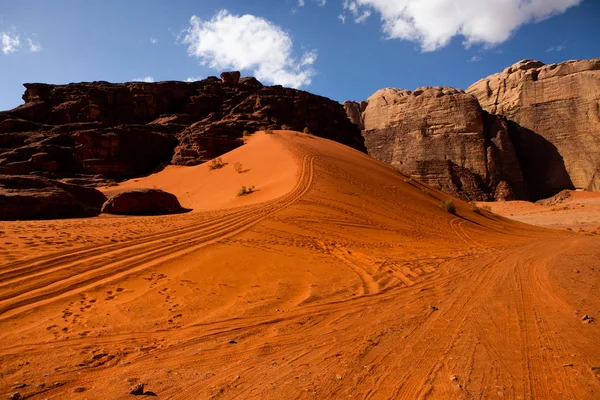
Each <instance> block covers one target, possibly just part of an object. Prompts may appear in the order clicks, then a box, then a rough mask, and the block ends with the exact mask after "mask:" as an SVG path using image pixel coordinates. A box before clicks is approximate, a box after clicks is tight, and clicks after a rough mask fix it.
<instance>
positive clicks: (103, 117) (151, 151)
mask: <svg viewBox="0 0 600 400" xmlns="http://www.w3.org/2000/svg"><path fill="white" fill-rule="evenodd" d="M25 87H26V89H27V90H26V91H25V94H24V95H23V100H24V101H25V104H23V105H21V106H19V107H17V108H15V109H13V110H10V111H6V112H0V173H2V174H11V175H25V174H38V175H43V176H46V177H50V178H61V179H64V178H68V179H70V180H71V181H75V182H76V183H84V184H94V183H101V182H104V180H105V178H111V179H117V180H119V179H126V178H131V177H136V176H140V175H143V174H147V173H150V172H152V171H153V170H155V169H157V168H160V167H162V166H164V165H166V164H169V163H173V164H183V165H194V164H198V163H201V162H204V161H207V160H210V159H212V158H214V157H216V156H219V155H221V154H223V153H225V152H228V151H230V150H232V149H234V148H236V147H238V146H241V145H242V144H243V139H242V137H243V132H244V131H248V132H250V133H252V132H254V131H256V130H260V129H281V128H286V129H294V130H300V131H301V130H302V129H304V128H305V127H307V128H309V129H310V131H311V132H312V133H314V134H315V135H317V136H322V137H326V138H329V139H333V140H336V141H338V142H341V143H344V144H346V145H349V146H352V147H354V148H356V149H359V150H361V151H364V150H365V148H364V143H363V138H362V136H361V134H360V130H359V129H358V128H357V127H356V126H354V125H353V124H352V123H351V122H350V121H349V120H348V119H347V117H346V113H345V111H344V108H343V106H342V105H340V104H339V103H337V102H334V101H332V100H329V99H327V98H325V97H321V96H316V95H313V94H310V93H307V92H304V91H300V90H295V89H288V88H283V87H281V86H270V87H269V86H263V85H262V84H261V83H260V82H258V81H257V80H256V79H254V78H239V73H237V74H236V73H231V74H227V75H224V76H223V79H218V78H216V77H210V78H208V79H205V80H202V81H197V82H191V83H186V82H159V83H142V82H132V83H123V84H112V83H108V82H91V83H77V84H69V85H47V84H25Z"/></svg>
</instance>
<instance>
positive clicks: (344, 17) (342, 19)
mask: <svg viewBox="0 0 600 400" xmlns="http://www.w3.org/2000/svg"><path fill="white" fill-rule="evenodd" d="M338 19H339V20H340V21H342V24H345V23H346V16H345V15H344V14H340V15H338Z"/></svg>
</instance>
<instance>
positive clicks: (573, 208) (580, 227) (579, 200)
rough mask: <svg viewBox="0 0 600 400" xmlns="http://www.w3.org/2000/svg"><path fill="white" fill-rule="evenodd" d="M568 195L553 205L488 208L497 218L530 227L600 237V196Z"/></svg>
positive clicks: (510, 203)
mask: <svg viewBox="0 0 600 400" xmlns="http://www.w3.org/2000/svg"><path fill="white" fill-rule="evenodd" d="M568 192H569V197H568V198H567V199H564V200H561V201H558V202H550V204H539V203H530V202H528V201H506V202H499V203H487V205H489V206H490V207H491V208H492V211H493V212H495V213H497V214H500V215H503V216H505V217H507V218H510V219H514V220H517V221H521V222H525V223H527V224H532V225H539V226H543V227H547V228H554V229H568V230H571V231H577V232H580V233H585V234H596V235H600V193H590V192H576V191H572V190H570V191H568ZM482 204H484V203H481V204H480V205H482Z"/></svg>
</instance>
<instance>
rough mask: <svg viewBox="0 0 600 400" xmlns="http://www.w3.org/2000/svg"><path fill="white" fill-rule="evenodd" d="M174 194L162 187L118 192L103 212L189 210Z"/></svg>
mask: <svg viewBox="0 0 600 400" xmlns="http://www.w3.org/2000/svg"><path fill="white" fill-rule="evenodd" d="M187 211H190V210H187V209H185V208H183V207H181V204H179V200H178V199H177V197H176V196H175V195H174V194H171V193H167V192H164V191H162V190H160V189H134V190H128V191H125V192H121V193H118V194H116V195H114V196H112V197H111V198H110V199H108V200H107V201H106V202H105V203H104V205H103V206H102V212H103V213H107V214H120V215H164V214H178V213H182V212H187Z"/></svg>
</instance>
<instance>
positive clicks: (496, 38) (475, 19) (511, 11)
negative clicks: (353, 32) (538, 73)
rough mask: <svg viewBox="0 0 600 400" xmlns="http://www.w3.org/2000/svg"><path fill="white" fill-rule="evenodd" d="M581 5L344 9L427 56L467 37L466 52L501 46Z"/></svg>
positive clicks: (437, 1) (509, 1)
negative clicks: (375, 21) (525, 28)
mask: <svg viewBox="0 0 600 400" xmlns="http://www.w3.org/2000/svg"><path fill="white" fill-rule="evenodd" d="M581 1H582V0H527V1H525V0H489V1H483V0H344V2H343V8H344V9H345V10H346V11H348V12H350V13H351V14H352V15H353V16H354V18H355V21H356V22H362V20H361V16H362V15H364V14H363V13H364V12H365V11H373V12H376V13H378V14H379V16H380V18H381V23H382V27H383V31H384V33H385V35H386V36H387V37H388V38H389V39H403V40H409V41H414V42H418V43H419V44H420V45H421V49H422V50H423V51H433V50H437V49H439V48H441V47H444V46H446V45H447V44H448V43H450V40H451V39H452V38H453V37H454V36H463V37H464V38H465V40H464V45H465V46H466V47H469V46H470V45H472V44H475V43H481V44H485V45H488V46H489V45H495V44H499V43H502V42H504V41H506V40H507V39H509V38H510V36H511V35H512V33H513V32H514V31H515V30H516V29H517V28H519V27H520V26H521V25H523V24H526V23H529V22H537V21H540V20H543V19H546V18H549V17H551V16H553V15H556V14H561V13H564V12H565V11H566V10H567V9H568V8H570V7H573V6H576V5H578V4H579V3H581ZM365 19H366V17H365Z"/></svg>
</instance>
